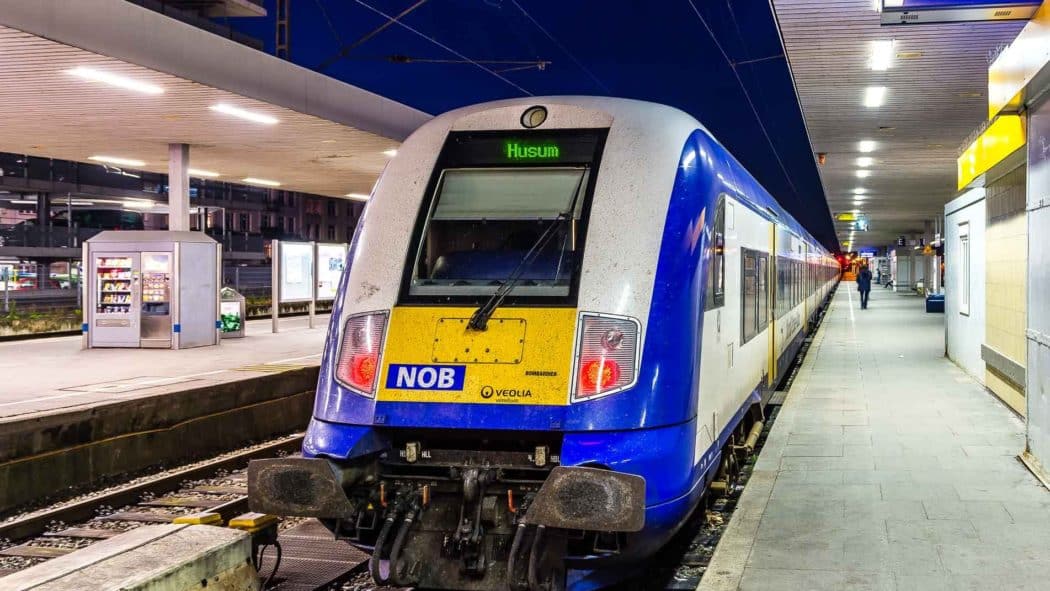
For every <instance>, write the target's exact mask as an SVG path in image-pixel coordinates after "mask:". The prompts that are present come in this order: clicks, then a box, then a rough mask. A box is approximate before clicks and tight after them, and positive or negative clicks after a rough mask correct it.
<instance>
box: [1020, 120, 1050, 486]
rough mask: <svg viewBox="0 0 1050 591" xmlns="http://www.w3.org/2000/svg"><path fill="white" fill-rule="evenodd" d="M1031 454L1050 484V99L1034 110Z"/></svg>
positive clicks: (1030, 276) (1030, 248)
mask: <svg viewBox="0 0 1050 591" xmlns="http://www.w3.org/2000/svg"><path fill="white" fill-rule="evenodd" d="M1028 235H1029V236H1030V237H1031V240H1030V241H1029V243H1028V282H1029V285H1028V287H1029V289H1028V304H1029V306H1028V309H1029V310H1030V313H1029V315H1028V331H1027V337H1028V351H1027V353H1028V358H1027V362H1028V374H1027V389H1026V390H1027V392H1028V397H1027V402H1028V450H1027V453H1026V454H1025V456H1027V458H1028V459H1027V460H1026V463H1028V464H1029V465H1032V464H1033V463H1034V464H1035V465H1034V466H1033V470H1034V471H1036V472H1037V473H1039V474H1041V476H1042V477H1043V478H1045V479H1048V480H1050V471H1048V468H1050V305H1048V304H1047V295H1048V294H1050V240H1048V239H1047V237H1048V236H1050V100H1044V101H1043V102H1042V104H1041V105H1038V106H1033V108H1031V109H1029V111H1028Z"/></svg>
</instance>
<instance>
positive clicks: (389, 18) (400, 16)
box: [317, 0, 427, 72]
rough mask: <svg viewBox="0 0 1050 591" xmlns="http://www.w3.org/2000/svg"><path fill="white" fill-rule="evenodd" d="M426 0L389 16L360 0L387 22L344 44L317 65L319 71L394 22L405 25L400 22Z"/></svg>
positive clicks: (328, 66)
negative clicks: (348, 43)
mask: <svg viewBox="0 0 1050 591" xmlns="http://www.w3.org/2000/svg"><path fill="white" fill-rule="evenodd" d="M426 2H427V0H417V1H416V2H415V3H414V4H412V5H411V6H409V7H408V8H406V9H404V10H402V11H401V12H399V13H397V14H396V15H394V16H389V15H387V14H385V13H383V12H382V11H380V10H377V9H375V8H372V7H371V6H369V5H368V4H365V3H364V2H358V4H361V5H362V6H364V7H365V8H368V9H369V10H371V11H373V12H376V13H379V14H380V15H382V16H383V17H384V18H386V19H387V20H386V22H385V23H383V24H382V25H379V26H378V27H376V28H375V29H372V30H371V31H369V32H368V33H366V34H365V35H364V36H363V37H361V38H360V39H358V40H357V41H354V42H353V43H351V44H350V45H344V46H342V47H341V48H340V49H339V52H338V53H336V54H335V55H333V56H332V57H330V58H328V59H326V60H325V61H323V62H321V65H319V66H317V71H318V72H324V71H325V70H327V69H328V68H330V67H332V64H334V63H336V62H338V61H339V60H341V59H343V58H345V57H346V56H347V55H349V54H350V52H351V51H353V50H354V49H357V48H358V47H360V46H361V45H363V44H364V43H365V42H367V41H368V40H369V39H372V38H373V37H375V36H376V35H378V34H380V33H382V32H383V31H385V30H387V29H389V28H390V27H391V26H393V25H394V24H399V25H402V26H405V25H404V23H401V22H400V20H401V19H403V18H405V17H406V16H408V15H409V14H410V13H411V12H412V11H414V10H415V9H417V8H419V7H420V6H422V5H424V4H426ZM322 12H324V11H322ZM324 15H325V18H326V19H327V18H328V13H327V12H324ZM329 22H331V21H329Z"/></svg>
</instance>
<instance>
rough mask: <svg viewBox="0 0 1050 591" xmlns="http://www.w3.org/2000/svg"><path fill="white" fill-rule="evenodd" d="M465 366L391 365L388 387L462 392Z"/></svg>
mask: <svg viewBox="0 0 1050 591" xmlns="http://www.w3.org/2000/svg"><path fill="white" fill-rule="evenodd" d="M466 373H467V367H466V366H465V365H400V364H396V363H392V364H390V371H389V372H387V377H386V387H387V388H388V389H393V390H462V389H463V378H464V377H465V376H466Z"/></svg>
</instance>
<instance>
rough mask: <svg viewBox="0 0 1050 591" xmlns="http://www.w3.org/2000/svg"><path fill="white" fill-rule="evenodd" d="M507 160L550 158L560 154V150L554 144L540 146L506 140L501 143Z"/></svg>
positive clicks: (555, 157)
mask: <svg viewBox="0 0 1050 591" xmlns="http://www.w3.org/2000/svg"><path fill="white" fill-rule="evenodd" d="M503 150H504V154H506V156H507V159H508V160H552V159H557V158H558V157H560V156H561V150H559V149H558V146H557V145H555V144H543V145H540V146H537V145H529V144H523V143H521V142H507V143H505V144H504V145H503Z"/></svg>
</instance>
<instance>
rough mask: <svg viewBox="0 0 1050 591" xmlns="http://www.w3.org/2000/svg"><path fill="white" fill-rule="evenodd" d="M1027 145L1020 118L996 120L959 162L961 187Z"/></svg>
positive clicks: (960, 157) (1001, 117) (1011, 116)
mask: <svg viewBox="0 0 1050 591" xmlns="http://www.w3.org/2000/svg"><path fill="white" fill-rule="evenodd" d="M1024 145H1025V130H1024V120H1023V119H1022V118H1021V117H1020V116H1018V115H1000V116H998V117H996V118H995V120H994V121H992V123H991V125H989V126H988V127H987V129H985V130H984V132H982V133H981V135H979V136H978V137H977V139H976V140H974V141H973V143H972V144H970V147H968V148H966V151H965V152H963V153H962V155H961V156H959V158H958V160H957V161H956V163H957V165H958V173H959V183H958V188H959V189H963V188H964V187H966V186H967V185H969V184H970V183H971V182H973V180H974V179H975V178H977V177H978V176H980V175H982V174H984V173H986V172H988V170H989V169H990V168H991V167H993V166H995V165H996V164H998V163H999V162H1001V161H1002V159H1003V158H1006V157H1007V156H1009V155H1010V154H1011V153H1013V151H1014V150H1016V149H1018V148H1020V147H1022V146H1024Z"/></svg>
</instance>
